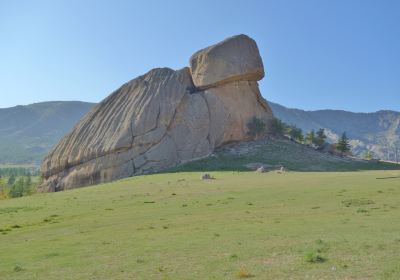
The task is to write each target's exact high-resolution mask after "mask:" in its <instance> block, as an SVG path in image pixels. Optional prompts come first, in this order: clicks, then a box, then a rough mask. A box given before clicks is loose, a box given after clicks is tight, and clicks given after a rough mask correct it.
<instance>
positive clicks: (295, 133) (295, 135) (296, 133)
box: [287, 125, 304, 143]
mask: <svg viewBox="0 0 400 280" xmlns="http://www.w3.org/2000/svg"><path fill="white" fill-rule="evenodd" d="M287 134H289V136H290V138H291V139H293V140H296V141H297V142H300V143H302V142H303V141H304V136H303V131H302V130H301V128H298V127H296V126H295V125H292V126H289V127H288V128H287Z"/></svg>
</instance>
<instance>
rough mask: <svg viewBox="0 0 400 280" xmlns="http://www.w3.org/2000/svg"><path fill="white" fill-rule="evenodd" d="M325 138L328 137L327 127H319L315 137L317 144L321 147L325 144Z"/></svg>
mask: <svg viewBox="0 0 400 280" xmlns="http://www.w3.org/2000/svg"><path fill="white" fill-rule="evenodd" d="M325 139H326V135H325V129H323V128H320V129H318V131H317V137H315V141H314V144H315V145H317V146H318V147H321V146H322V145H324V143H325Z"/></svg>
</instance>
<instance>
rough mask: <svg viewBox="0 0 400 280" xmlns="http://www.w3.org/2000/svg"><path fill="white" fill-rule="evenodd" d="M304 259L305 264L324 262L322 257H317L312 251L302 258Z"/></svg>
mask: <svg viewBox="0 0 400 280" xmlns="http://www.w3.org/2000/svg"><path fill="white" fill-rule="evenodd" d="M304 259H305V261H306V262H309V263H322V262H324V261H325V260H326V259H325V258H324V257H322V256H320V255H318V254H317V253H315V252H314V251H310V252H308V253H307V254H306V255H305V256H304Z"/></svg>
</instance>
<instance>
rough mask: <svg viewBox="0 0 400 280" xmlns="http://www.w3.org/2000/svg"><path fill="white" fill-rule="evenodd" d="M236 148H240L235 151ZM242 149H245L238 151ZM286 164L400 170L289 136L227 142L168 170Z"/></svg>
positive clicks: (289, 166)
mask: <svg viewBox="0 0 400 280" xmlns="http://www.w3.org/2000/svg"><path fill="white" fill-rule="evenodd" d="M232 150H236V152H232ZM237 151H240V152H241V153H237ZM254 162H258V163H266V164H270V165H282V166H284V167H285V168H286V169H289V170H292V171H331V172H332V171H333V172H335V171H358V170H399V169H400V165H399V164H395V163H388V162H368V161H364V160H354V159H349V158H340V157H335V156H332V155H329V154H325V153H321V152H318V151H316V150H314V149H312V148H310V147H307V146H306V145H300V144H297V143H294V142H293V141H290V140H287V139H263V140H260V141H253V142H241V143H235V144H232V145H228V146H224V147H223V148H222V149H220V150H218V151H217V152H216V153H215V154H214V156H211V157H207V158H204V159H201V160H196V161H192V162H189V163H186V164H184V165H181V166H178V167H175V168H171V169H169V170H168V172H191V171H215V170H219V171H248V168H247V167H246V165H247V164H248V163H254Z"/></svg>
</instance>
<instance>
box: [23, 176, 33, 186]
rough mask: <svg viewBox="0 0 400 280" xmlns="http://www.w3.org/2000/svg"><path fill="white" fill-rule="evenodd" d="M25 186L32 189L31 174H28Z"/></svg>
mask: <svg viewBox="0 0 400 280" xmlns="http://www.w3.org/2000/svg"><path fill="white" fill-rule="evenodd" d="M25 185H26V186H28V187H30V186H31V185H32V178H31V174H30V173H28V175H27V177H26V182H25Z"/></svg>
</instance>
